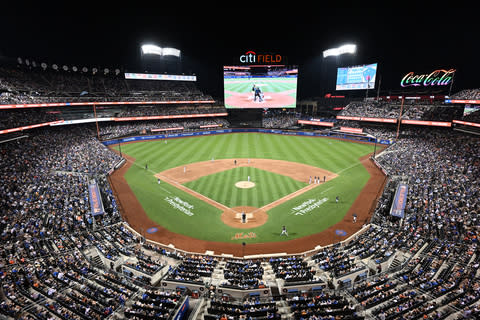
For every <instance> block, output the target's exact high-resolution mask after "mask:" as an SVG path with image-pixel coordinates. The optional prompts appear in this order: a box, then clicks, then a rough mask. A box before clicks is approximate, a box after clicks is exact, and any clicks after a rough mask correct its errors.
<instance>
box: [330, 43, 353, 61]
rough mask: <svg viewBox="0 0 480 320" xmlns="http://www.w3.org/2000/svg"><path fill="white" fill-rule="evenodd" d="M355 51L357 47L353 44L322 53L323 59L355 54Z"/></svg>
mask: <svg viewBox="0 0 480 320" xmlns="http://www.w3.org/2000/svg"><path fill="white" fill-rule="evenodd" d="M356 51H357V45H355V44H345V45H343V46H340V47H338V48H332V49H327V50H325V51H323V57H324V58H326V57H330V56H339V55H342V54H345V53H352V54H353V53H355V52H356Z"/></svg>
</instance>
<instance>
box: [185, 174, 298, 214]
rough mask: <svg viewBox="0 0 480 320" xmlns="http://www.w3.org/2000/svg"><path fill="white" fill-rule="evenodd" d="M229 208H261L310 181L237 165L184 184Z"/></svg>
mask: <svg viewBox="0 0 480 320" xmlns="http://www.w3.org/2000/svg"><path fill="white" fill-rule="evenodd" d="M249 176H250V181H251V182H253V183H255V186H254V187H253V188H249V189H241V188H237V187H236V186H235V183H236V182H238V181H247V179H248V177H249ZM184 185H185V186H186V187H188V188H190V189H192V190H195V191H197V192H198V193H201V194H203V195H205V196H207V197H209V198H210V199H213V200H215V201H217V202H220V203H222V204H224V205H226V206H227V207H230V208H233V207H238V206H250V207H256V208H260V207H263V206H264V205H267V204H269V203H271V202H273V201H275V200H278V199H280V198H282V197H284V196H286V195H288V194H290V193H292V192H295V191H297V190H299V189H301V188H303V187H306V186H307V184H306V183H303V182H300V181H296V180H294V179H292V178H289V177H287V176H284V175H281V174H276V173H273V172H269V171H265V170H261V169H257V168H252V167H238V168H234V169H230V170H226V171H222V172H219V173H215V174H210V175H208V176H204V177H202V178H200V179H197V180H195V181H191V182H188V183H185V184H184Z"/></svg>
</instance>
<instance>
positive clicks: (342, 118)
mask: <svg viewBox="0 0 480 320" xmlns="http://www.w3.org/2000/svg"><path fill="white" fill-rule="evenodd" d="M337 119H339V120H355V121H369V122H383V123H397V119H393V118H370V117H350V116H337Z"/></svg>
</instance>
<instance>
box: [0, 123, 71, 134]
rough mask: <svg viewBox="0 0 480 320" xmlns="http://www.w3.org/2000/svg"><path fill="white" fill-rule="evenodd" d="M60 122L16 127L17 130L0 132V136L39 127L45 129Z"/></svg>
mask: <svg viewBox="0 0 480 320" xmlns="http://www.w3.org/2000/svg"><path fill="white" fill-rule="evenodd" d="M62 122H63V120H58V121H52V122H45V123H39V124H32V125H30V126H23V127H18V128H12V129H5V130H0V134H5V133H11V132H17V131H23V130H29V129H33V128H39V127H46V126H50V125H52V124H57V123H62Z"/></svg>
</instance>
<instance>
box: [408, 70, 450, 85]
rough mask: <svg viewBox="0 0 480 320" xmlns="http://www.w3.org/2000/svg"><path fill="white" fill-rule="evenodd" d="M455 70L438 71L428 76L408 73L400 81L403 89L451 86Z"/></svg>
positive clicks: (427, 74)
mask: <svg viewBox="0 0 480 320" xmlns="http://www.w3.org/2000/svg"><path fill="white" fill-rule="evenodd" d="M455 71H457V70H455V69H449V70H445V69H437V70H434V71H432V72H430V73H426V74H415V73H414V72H409V73H407V74H406V75H405V76H404V77H403V78H402V81H400V85H401V86H402V87H420V86H424V87H429V86H446V85H449V84H450V83H451V82H452V80H453V76H454V74H455Z"/></svg>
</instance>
